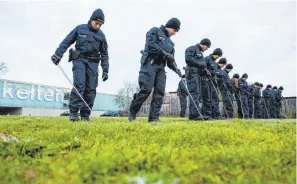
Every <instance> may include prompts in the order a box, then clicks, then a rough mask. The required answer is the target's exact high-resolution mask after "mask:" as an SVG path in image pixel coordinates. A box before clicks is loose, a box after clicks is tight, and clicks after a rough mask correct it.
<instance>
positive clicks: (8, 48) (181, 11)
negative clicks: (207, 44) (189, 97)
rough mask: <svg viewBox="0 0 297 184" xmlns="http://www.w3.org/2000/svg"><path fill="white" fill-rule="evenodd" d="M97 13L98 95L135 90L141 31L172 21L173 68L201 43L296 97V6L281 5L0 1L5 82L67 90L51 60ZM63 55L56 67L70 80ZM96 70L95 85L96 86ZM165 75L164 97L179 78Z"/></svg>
mask: <svg viewBox="0 0 297 184" xmlns="http://www.w3.org/2000/svg"><path fill="white" fill-rule="evenodd" d="M97 8H102V9H103V11H104V13H105V17H106V23H105V24H104V26H103V27H102V30H103V32H104V33H105V35H106V37H107V41H108V45H109V54H110V69H109V70H110V73H109V79H108V81H106V82H104V83H103V82H102V80H100V83H99V86H98V88H97V91H98V92H102V93H113V94H115V93H116V92H117V91H118V89H119V88H121V87H122V86H123V82H124V81H132V82H136V83H137V79H138V71H139V67H140V56H141V55H140V53H139V52H140V50H142V49H143V47H144V43H145V34H146V32H147V31H148V30H149V29H150V28H151V27H154V26H158V27H159V26H160V25H161V24H165V23H166V22H167V20H168V19H170V18H172V17H177V18H179V19H180V21H181V30H180V31H179V32H178V33H177V34H176V35H175V36H174V37H172V40H173V41H174V43H175V50H176V55H175V56H176V61H177V65H178V66H179V67H180V68H182V67H183V66H185V59H184V53H185V49H186V48H187V47H189V46H191V45H194V44H196V43H197V42H199V41H200V40H201V39H202V38H205V37H207V38H209V39H210V40H211V41H212V47H211V48H210V49H209V51H207V52H205V54H204V56H206V55H209V54H210V52H211V51H213V50H214V49H215V48H217V47H220V48H221V49H222V50H223V53H224V55H223V56H224V57H226V58H227V60H228V62H230V63H232V64H233V66H234V72H236V73H240V74H243V73H244V72H246V73H248V74H249V79H248V80H249V81H250V82H255V81H260V82H262V83H263V84H264V86H266V85H267V84H268V83H269V84H272V85H273V86H274V85H277V86H279V85H282V86H284V88H285V89H284V93H283V95H284V96H293V95H294V96H295V95H296V3H295V2H293V1H291V2H285V1H262V2H257V1H252V2H239V1H195V0H193V1H174V2H172V1H162V0H158V1H157V0H155V1H149V0H146V1H140V0H139V1H136V0H135V1H123V0H118V1H115V0H105V1H98V0H97V1H87V2H85V1H81V0H80V1H63V2H62V1H59V2H58V1H39V2H32V1H27V2H22V1H17V2H0V25H1V29H0V61H1V62H6V63H7V66H8V69H9V72H8V73H7V74H6V75H5V76H3V78H5V79H11V80H18V81H24V82H34V83H41V84H47V85H55V86H61V87H71V86H70V84H69V83H68V81H67V79H66V78H65V77H64V76H63V74H62V73H61V71H60V70H59V68H58V67H57V66H55V65H54V64H53V63H52V61H51V59H50V57H51V55H52V54H53V53H54V52H55V50H56V48H57V47H58V45H59V44H60V42H61V41H62V40H63V39H64V38H65V36H66V35H67V34H68V33H69V32H70V31H71V30H72V29H73V28H74V27H76V25H79V24H84V23H87V21H88V20H89V17H90V15H91V14H92V12H93V11H94V10H95V9H97ZM67 60H68V52H67V54H65V55H64V58H63V60H62V62H61V66H62V67H63V68H64V69H65V70H66V72H67V74H68V75H69V76H71V77H72V69H71V68H72V64H71V63H68V62H67ZM101 71H102V69H101V67H100V79H101ZM166 71H167V85H166V91H175V90H176V89H177V84H178V82H179V78H178V76H177V75H176V74H175V73H174V72H173V71H171V70H170V69H168V68H167V69H166Z"/></svg>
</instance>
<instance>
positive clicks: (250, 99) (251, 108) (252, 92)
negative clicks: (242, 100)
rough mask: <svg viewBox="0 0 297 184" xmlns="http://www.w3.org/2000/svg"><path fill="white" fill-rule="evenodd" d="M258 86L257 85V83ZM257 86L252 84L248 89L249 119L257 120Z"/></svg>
mask: <svg viewBox="0 0 297 184" xmlns="http://www.w3.org/2000/svg"><path fill="white" fill-rule="evenodd" d="M256 84H257V83H256ZM256 88H257V85H255V83H254V84H250V85H248V89H247V98H248V106H249V115H248V116H249V118H255V109H254V107H255V93H256Z"/></svg>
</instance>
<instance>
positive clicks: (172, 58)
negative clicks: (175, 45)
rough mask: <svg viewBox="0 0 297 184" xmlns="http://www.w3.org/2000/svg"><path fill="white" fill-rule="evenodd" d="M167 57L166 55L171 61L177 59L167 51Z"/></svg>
mask: <svg viewBox="0 0 297 184" xmlns="http://www.w3.org/2000/svg"><path fill="white" fill-rule="evenodd" d="M165 57H166V59H168V60H169V61H171V62H174V61H175V59H174V56H173V55H172V54H169V53H167V52H166V54H165Z"/></svg>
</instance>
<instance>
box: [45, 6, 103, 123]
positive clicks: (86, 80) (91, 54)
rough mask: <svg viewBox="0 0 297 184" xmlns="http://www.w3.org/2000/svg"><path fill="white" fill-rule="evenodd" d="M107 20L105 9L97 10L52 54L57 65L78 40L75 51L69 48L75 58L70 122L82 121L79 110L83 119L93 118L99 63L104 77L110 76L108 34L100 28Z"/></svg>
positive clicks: (71, 57) (87, 120) (70, 100)
mask: <svg viewBox="0 0 297 184" xmlns="http://www.w3.org/2000/svg"><path fill="white" fill-rule="evenodd" d="M104 21H105V16H104V13H103V11H102V10H101V9H96V10H95V11H94V12H93V13H92V15H91V17H90V20H88V23H87V24H80V25H78V26H76V27H75V28H74V29H73V30H72V31H71V32H70V33H69V34H68V35H67V37H66V38H65V39H64V40H63V41H62V42H61V44H60V45H59V47H58V48H57V49H56V51H55V53H54V55H53V56H52V57H51V59H52V62H53V63H54V64H55V65H58V64H59V62H60V61H61V59H62V57H63V55H64V53H65V52H66V51H67V49H68V48H69V47H70V46H71V45H72V44H73V43H75V50H73V49H70V50H69V62H70V61H73V62H72V64H73V67H72V68H73V78H74V81H73V83H74V85H75V88H73V89H72V91H71V95H70V99H69V111H70V117H69V119H70V120H71V121H78V120H79V114H78V113H80V116H81V119H82V120H84V121H86V122H89V121H90V118H89V117H90V115H91V110H92V108H93V105H94V100H95V97H96V88H97V86H98V67H99V63H101V67H102V70H103V72H102V80H103V81H106V80H107V79H108V73H109V56H108V46H107V41H106V37H105V34H104V33H103V32H102V30H101V29H100V28H101V26H102V25H103V24H104ZM81 97H83V99H82V98H81Z"/></svg>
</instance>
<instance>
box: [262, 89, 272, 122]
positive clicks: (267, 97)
mask: <svg viewBox="0 0 297 184" xmlns="http://www.w3.org/2000/svg"><path fill="white" fill-rule="evenodd" d="M262 96H263V98H264V99H263V100H264V101H263V104H264V110H263V115H264V119H270V118H271V111H270V109H271V85H270V84H268V85H267V86H266V88H265V89H264V90H263V91H262Z"/></svg>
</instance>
